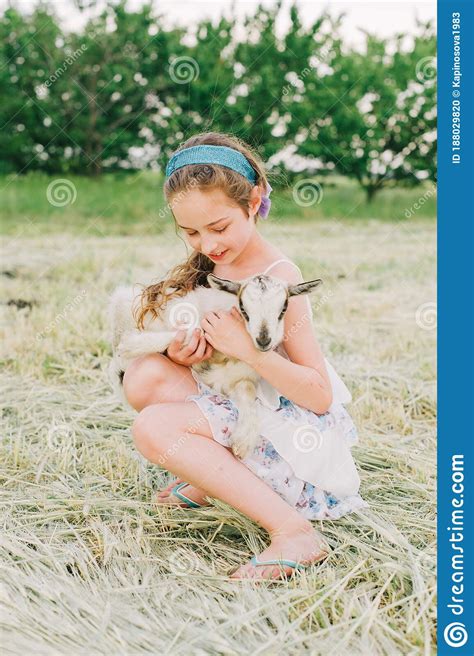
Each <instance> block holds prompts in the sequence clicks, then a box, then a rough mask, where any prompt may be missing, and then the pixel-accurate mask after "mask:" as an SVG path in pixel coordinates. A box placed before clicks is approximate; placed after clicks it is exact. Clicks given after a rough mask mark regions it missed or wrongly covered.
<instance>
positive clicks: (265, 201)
mask: <svg viewBox="0 0 474 656" xmlns="http://www.w3.org/2000/svg"><path fill="white" fill-rule="evenodd" d="M271 193H272V187H271V186H270V184H267V189H266V191H265V195H264V196H262V202H261V203H260V208H259V210H258V213H259V214H260V216H261V217H262V219H266V218H267V216H268V213H269V211H270V207H271V205H272V201H271V200H270V198H269V196H270V194H271Z"/></svg>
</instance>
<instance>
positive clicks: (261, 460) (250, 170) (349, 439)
mask: <svg viewBox="0 0 474 656" xmlns="http://www.w3.org/2000/svg"><path fill="white" fill-rule="evenodd" d="M166 175H167V179H166V182H165V185H164V193H165V197H166V199H167V201H168V204H169V205H168V206H169V208H170V209H171V210H172V213H173V215H174V219H175V221H176V224H177V227H178V228H179V229H180V230H181V231H183V233H184V234H185V236H186V239H187V241H188V243H189V245H190V246H191V248H192V250H193V252H192V254H191V256H190V257H189V258H188V259H187V261H185V262H184V263H182V264H178V265H177V266H176V267H174V268H173V269H172V271H171V272H170V274H169V276H168V277H167V278H166V279H165V280H164V281H162V282H160V283H158V284H154V285H151V286H149V287H148V288H146V289H145V290H144V292H143V296H142V306H141V310H140V313H139V316H138V317H137V323H138V325H139V326H140V327H143V320H144V318H145V317H146V315H147V313H148V312H151V313H152V314H153V313H156V311H157V310H158V311H159V309H160V308H162V307H163V306H164V305H165V304H166V302H167V300H168V299H169V298H171V297H172V296H183V295H184V294H185V293H186V292H187V291H189V290H191V289H193V288H194V287H196V286H197V285H204V286H207V287H208V286H209V285H208V283H207V280H206V276H207V274H208V273H209V272H211V271H212V272H213V273H214V274H215V275H216V276H219V277H221V278H226V279H228V280H243V279H245V278H247V277H250V276H253V275H256V274H259V273H269V274H271V275H272V276H276V277H279V278H280V279H283V280H285V281H287V282H288V283H290V284H298V283H300V282H303V278H302V275H301V273H300V271H299V269H298V267H297V266H296V265H295V264H294V263H293V262H291V260H290V259H289V258H288V257H286V256H285V254H284V253H282V252H281V251H280V250H279V249H278V248H276V247H275V246H273V245H272V244H270V243H269V242H268V241H267V240H266V239H264V238H263V237H262V236H261V234H260V233H259V231H258V230H257V221H258V217H259V216H260V217H262V218H265V217H266V216H267V214H268V210H269V208H270V200H269V197H268V196H269V193H270V191H271V187H270V186H269V184H268V181H267V178H266V175H265V170H264V167H263V164H262V162H261V161H260V160H259V158H258V157H257V156H256V155H255V154H254V153H253V152H252V151H251V149H250V148H249V147H248V146H247V145H245V144H244V143H242V142H241V141H240V140H238V139H236V138H234V137H232V136H229V135H225V134H219V133H215V132H214V133H213V132H211V133H205V134H200V135H197V136H194V137H192V138H190V139H188V140H187V141H186V142H185V143H184V144H183V145H182V146H181V147H180V148H179V149H178V150H177V151H176V152H175V153H174V155H173V157H172V158H171V160H170V162H169V163H168V166H167V169H166ZM183 303H184V301H183ZM311 318H312V313H311V306H310V304H309V300H308V297H307V296H298V295H297V296H292V297H291V298H290V299H289V303H288V308H287V311H286V314H285V318H284V327H285V338H284V340H283V343H282V344H281V345H280V346H279V347H278V348H277V349H275V350H273V351H268V352H262V351H258V350H257V349H256V348H255V346H254V344H253V342H252V340H251V338H250V336H249V334H248V332H247V330H246V328H245V324H244V321H243V319H242V316H241V315H240V313H239V312H238V311H237V310H236V309H235V308H234V309H233V310H232V311H231V312H225V311H221V312H211V313H208V314H207V315H206V316H205V317H204V319H203V320H202V323H201V328H202V330H203V333H201V334H200V332H199V331H196V332H195V334H194V336H193V338H192V339H191V341H190V342H189V343H188V345H187V346H183V343H182V342H183V338H184V335H185V332H184V330H180V331H179V332H178V334H177V337H176V339H175V340H174V342H173V343H172V344H171V345H170V347H169V348H168V350H167V353H166V354H158V353H157V354H153V355H150V356H145V357H141V358H137V359H135V360H134V361H133V362H132V363H131V365H130V366H129V367H128V369H127V371H126V373H125V376H124V380H123V384H124V391H125V394H126V396H127V399H128V401H129V402H130V404H131V405H132V406H133V407H134V408H135V409H136V410H137V411H139V414H138V416H137V418H136V419H135V422H134V424H133V436H134V439H135V443H136V445H137V448H138V449H139V450H140V452H141V453H142V454H143V455H144V456H145V457H146V458H147V459H148V460H150V461H151V462H154V463H157V464H159V465H160V466H162V467H165V468H166V469H168V470H169V471H171V472H172V473H174V474H175V475H176V476H177V477H178V478H177V481H174V483H173V484H171V485H170V486H168V487H167V488H166V489H165V490H163V491H162V492H161V493H160V494H159V495H158V497H157V502H158V503H177V504H179V505H183V503H181V502H184V505H186V506H189V507H195V508H197V507H200V506H202V505H207V504H205V499H206V496H207V497H214V498H218V499H221V500H222V501H224V502H226V503H229V504H230V505H232V506H233V507H235V508H236V509H238V510H239V511H241V512H243V513H244V514H245V515H247V516H248V517H250V518H251V519H253V520H254V521H255V522H257V523H258V524H260V525H261V526H263V527H264V528H265V529H266V530H267V531H268V533H269V535H270V538H271V543H270V545H269V546H268V548H267V549H265V550H264V551H263V552H262V553H260V554H258V555H257V556H254V557H253V558H252V559H251V560H250V562H248V563H245V564H243V565H241V566H240V567H238V568H236V569H235V570H234V571H233V572H230V574H231V577H232V578H244V577H246V578H247V577H252V578H278V577H280V576H281V575H282V574H284V575H288V574H291V573H292V572H293V571H294V570H295V569H303V568H304V567H305V566H308V565H309V564H311V563H315V562H318V561H320V560H322V559H324V558H325V557H326V556H327V555H328V552H329V547H328V545H327V543H326V541H325V540H324V538H323V537H322V535H321V534H320V533H318V532H317V531H316V530H315V529H314V528H313V526H312V524H311V522H310V520H314V519H325V518H330V519H337V518H339V517H341V516H342V515H344V514H345V513H348V512H351V511H352V510H354V509H356V508H361V507H365V506H367V504H366V502H365V501H364V500H363V499H362V498H361V497H360V496H359V494H358V486H359V482H360V481H359V479H358V476H357V474H355V476H356V479H357V480H356V483H355V485H354V484H352V487H351V490H350V493H349V494H345V496H343V497H342V498H340V497H338V496H337V494H336V493H335V489H336V488H337V489H342V488H343V487H344V485H345V484H346V482H347V472H348V471H349V477H350V476H351V475H352V481H353V482H354V471H355V467H354V463H353V460H352V458H351V456H350V452H349V447H350V446H351V445H353V444H355V443H356V442H357V433H356V430H355V427H354V425H353V423H352V420H351V419H350V417H349V415H348V413H347V411H346V410H345V408H344V406H343V402H344V401H347V400H350V394H349V393H348V390H347V388H346V387H345V385H344V384H343V383H342V381H341V380H340V378H339V377H338V376H337V374H336V373H335V372H334V370H333V369H332V367H331V366H330V364H329V363H328V362H327V361H326V360H325V358H324V356H323V354H322V352H321V349H320V347H319V345H318V342H317V340H316V338H315V337H314V333H313V328H312V322H311ZM214 349H217V350H218V351H221V352H222V353H224V354H226V355H228V356H233V357H235V358H238V359H239V360H242V361H244V362H246V363H248V364H249V365H250V366H252V367H253V368H254V369H255V370H256V371H257V373H258V374H259V375H260V377H261V378H260V380H261V384H260V385H259V394H258V398H257V401H256V403H257V410H258V416H259V430H260V441H259V443H258V444H257V446H256V448H255V450H254V452H253V453H252V454H251V455H250V456H248V457H246V458H245V459H243V460H241V459H239V458H237V457H236V456H235V455H234V454H233V452H232V450H231V448H230V445H231V436H232V430H233V427H234V426H235V424H236V420H237V417H238V409H237V407H236V406H235V405H234V404H233V402H232V401H231V400H230V399H229V398H226V397H224V396H222V395H220V394H216V393H215V392H214V391H213V390H212V389H211V388H209V387H208V386H207V385H205V384H204V383H203V382H201V381H200V380H199V376H198V375H197V374H196V373H195V372H194V371H193V370H191V369H190V365H192V364H194V363H197V362H200V361H202V360H205V359H207V358H209V357H210V356H211V354H212V353H213V350H214ZM329 429H337V430H336V433H335V435H336V436H337V435H340V436H341V435H342V438H341V439H342V442H343V447H344V448H345V449H346V451H345V452H344V453H345V456H343V455H342V453H343V451H344V449H343V448H342V447H338V450H337V453H336V456H335V457H334V456H333V457H332V460H330V465H329V466H328V467H326V470H327V469H329V470H330V471H329V472H327V471H326V472H325V473H326V474H327V473H329V474H330V476H332V478H331V480H333V481H334V485H332V484H329V486H330V488H331V489H322V488H321V487H318V478H317V476H316V477H315V475H314V474H313V472H312V467H313V468H314V467H315V466H316V464H317V463H318V462H319V465H321V461H318V460H317V459H318V455H319V454H318V450H317V449H316V448H314V449H313V448H312V447H311V443H310V444H309V447H308V444H307V442H308V435H311V436H312V437H314V435H320V434H323V433H324V431H326V430H329ZM311 431H312V432H311ZM272 436H273V440H274V442H275V443H273V442H272ZM277 437H278V440H277ZM334 440H336V437H335V438H334ZM334 444H336V442H334ZM275 445H277V446H278V450H277V449H276V448H275ZM314 446H315V445H314V444H313V447H314ZM335 448H336V447H335ZM348 452H349V456H348V455H347V453H348ZM282 453H283V454H284V455H285V457H283V456H282V455H281V454H282ZM338 454H341V455H338ZM343 457H345V462H339V461H338V458H341V459H342V458H343ZM348 468H349V469H348ZM320 471H321V470H320ZM325 478H327V476H326V477H325ZM309 479H312V482H311V481H310V480H309ZM328 480H329V479H328ZM341 484H342V488H341ZM326 487H327V485H326ZM182 488H185V489H186V495H184V494H183V492H181V491H180V490H181V489H182Z"/></svg>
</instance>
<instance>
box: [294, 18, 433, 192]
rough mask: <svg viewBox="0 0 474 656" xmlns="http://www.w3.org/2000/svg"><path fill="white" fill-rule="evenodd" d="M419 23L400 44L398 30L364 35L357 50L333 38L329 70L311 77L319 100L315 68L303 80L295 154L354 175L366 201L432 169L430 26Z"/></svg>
mask: <svg viewBox="0 0 474 656" xmlns="http://www.w3.org/2000/svg"><path fill="white" fill-rule="evenodd" d="M419 27H422V33H421V34H420V35H418V36H417V37H416V38H415V39H414V43H413V45H412V47H411V48H409V49H408V50H403V49H402V47H401V44H402V40H403V36H402V35H397V36H396V37H395V38H394V39H391V40H388V41H387V40H384V39H381V38H378V37H376V36H374V35H371V34H368V33H366V46H365V50H364V51H363V52H359V51H356V50H354V49H351V50H349V51H345V50H344V48H343V44H342V42H341V40H340V39H338V40H336V41H335V42H334V44H333V49H332V51H331V52H330V53H329V56H328V58H327V61H326V64H327V65H328V66H329V69H330V70H329V74H327V75H325V76H324V77H322V78H320V79H319V84H323V85H324V86H325V87H326V88H327V90H328V92H329V96H327V97H326V101H327V102H326V103H325V104H322V105H321V103H320V102H318V101H320V100H321V94H319V93H318V92H317V91H316V86H317V84H318V79H317V70H316V71H315V74H314V78H313V80H312V82H313V84H310V83H308V84H307V85H306V94H305V99H306V102H305V104H304V105H303V106H302V113H303V114H304V115H305V122H306V124H307V128H305V129H304V130H303V131H302V135H300V137H299V138H300V139H301V143H300V145H299V147H298V153H299V154H301V155H305V156H314V157H319V158H320V159H321V160H323V161H324V162H325V163H326V165H328V166H330V167H331V168H332V169H333V170H336V171H338V172H340V173H342V174H344V175H347V176H349V177H352V178H355V179H356V180H357V181H358V182H359V184H360V185H361V186H362V187H363V189H364V190H365V192H366V194H367V199H368V200H369V201H370V200H371V199H372V198H373V197H374V195H375V193H376V192H377V191H378V190H380V189H381V188H383V187H384V186H387V185H391V184H393V182H394V181H397V182H401V183H403V184H406V185H416V184H419V182H420V181H421V180H422V179H424V178H426V177H428V178H431V179H433V178H434V175H435V169H436V163H435V157H436V142H435V129H436V82H435V76H434V64H435V62H434V53H435V51H436V44H435V38H434V34H433V30H432V26H431V25H430V24H426V25H419ZM328 103H329V104H328ZM312 110H315V111H312Z"/></svg>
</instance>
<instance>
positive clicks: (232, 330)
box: [201, 307, 260, 362]
mask: <svg viewBox="0 0 474 656" xmlns="http://www.w3.org/2000/svg"><path fill="white" fill-rule="evenodd" d="M201 328H202V329H203V330H204V335H205V337H206V339H207V341H208V342H209V343H210V344H212V346H213V347H214V348H215V349H216V350H217V351H220V352H221V353H224V355H228V356H229V357H233V358H237V359H238V360H242V361H243V362H247V361H249V360H250V361H251V360H252V359H253V358H255V356H256V355H258V354H259V353H260V351H258V349H257V348H256V347H255V346H254V343H253V342H252V338H251V337H250V335H249V334H248V332H247V329H246V328H245V324H244V320H243V318H242V316H241V315H240V312H239V311H238V310H237V308H235V307H233V308H232V310H230V312H226V311H225V310H219V311H218V312H208V313H207V314H206V315H205V317H204V318H203V319H202V321H201Z"/></svg>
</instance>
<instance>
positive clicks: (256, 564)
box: [250, 556, 308, 570]
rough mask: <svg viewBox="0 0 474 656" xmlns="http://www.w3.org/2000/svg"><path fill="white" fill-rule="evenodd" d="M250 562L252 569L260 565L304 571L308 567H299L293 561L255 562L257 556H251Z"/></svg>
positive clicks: (299, 565)
mask: <svg viewBox="0 0 474 656" xmlns="http://www.w3.org/2000/svg"><path fill="white" fill-rule="evenodd" d="M250 562H251V563H252V565H253V566H254V567H260V566H261V565H281V566H282V567H283V566H285V567H292V568H293V569H298V570H302V569H306V568H307V567H308V565H301V564H299V563H296V562H295V561H294V560H285V559H284V558H282V559H277V560H257V556H252V558H251V559H250Z"/></svg>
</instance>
